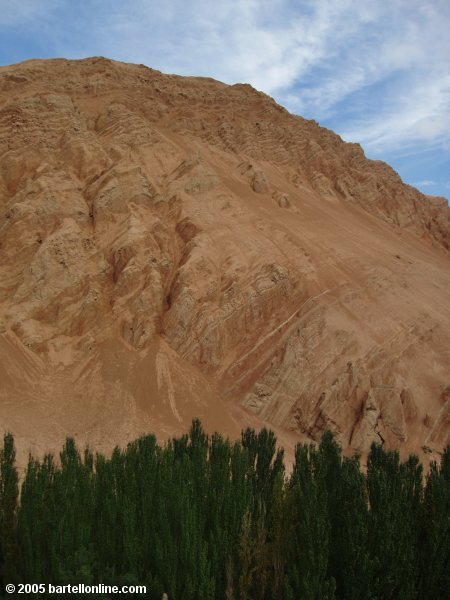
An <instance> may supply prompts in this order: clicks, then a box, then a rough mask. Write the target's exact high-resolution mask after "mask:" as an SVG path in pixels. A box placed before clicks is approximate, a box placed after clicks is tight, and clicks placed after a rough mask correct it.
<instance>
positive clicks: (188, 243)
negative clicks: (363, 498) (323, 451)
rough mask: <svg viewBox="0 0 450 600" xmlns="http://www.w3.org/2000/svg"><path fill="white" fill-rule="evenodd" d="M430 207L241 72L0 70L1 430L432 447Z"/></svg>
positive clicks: (434, 373)
mask: <svg viewBox="0 0 450 600" xmlns="http://www.w3.org/2000/svg"><path fill="white" fill-rule="evenodd" d="M449 240H450V236H449V208H448V204H447V202H446V201H445V200H444V199H440V198H433V197H427V196H424V195H422V194H421V193H420V192H418V191H417V190H415V189H414V188H412V187H410V186H407V185H405V184H403V183H402V181H401V179H400V178H399V176H398V175H397V174H396V173H395V172H394V171H393V170H392V169H391V168H390V167H389V166H387V165H386V164H384V163H381V162H378V161H369V160H367V159H366V158H365V156H364V153H363V151H362V149H361V148H360V147H359V146H358V145H355V144H347V143H344V142H343V141H342V140H341V139H340V138H339V136H337V135H336V134H334V133H333V132H331V131H328V130H326V129H323V128H321V127H319V126H318V125H317V124H316V123H315V122H313V121H307V120H305V119H302V118H301V117H297V116H293V115H291V114H289V113H288V112H287V111H286V110H285V109H283V108H282V107H280V106H279V105H277V104H276V103H275V102H274V101H273V100H272V99H271V98H269V97H268V96H266V95H264V94H262V93H260V92H257V91H256V90H254V89H253V88H252V87H250V86H248V85H233V86H228V85H225V84H223V83H220V82H217V81H214V80H211V79H205V78H183V77H178V76H174V75H163V74H162V73H160V72H159V71H154V70H151V69H149V68H147V67H144V66H143V65H130V64H122V63H118V62H114V61H111V60H107V59H103V58H92V59H86V60H81V61H69V60H63V59H61V60H49V61H40V60H32V61H27V62H25V63H21V64H18V65H13V66H10V67H1V68H0V376H1V388H0V429H2V430H10V431H12V432H13V433H14V434H15V436H16V441H17V445H18V448H19V452H20V454H19V458H20V460H21V461H22V462H23V461H24V460H25V458H26V456H27V454H28V452H29V451H31V452H33V453H36V454H42V453H43V452H45V451H47V450H57V449H58V448H59V446H60V444H61V443H62V441H63V439H64V438H65V436H66V435H74V436H76V438H77V440H78V441H79V442H80V443H81V444H84V443H89V444H90V445H91V446H92V447H93V448H95V449H99V450H109V449H111V448H112V447H113V446H114V445H116V444H124V443H126V442H127V441H128V440H130V439H133V438H135V437H136V436H138V435H139V434H141V433H144V432H150V431H155V432H156V433H157V434H158V436H159V437H160V438H161V439H164V438H166V437H168V436H170V435H173V434H175V433H179V432H181V431H184V430H186V429H187V428H188V427H189V424H190V421H191V419H192V418H193V417H200V418H201V419H202V421H203V422H204V424H205V426H206V427H207V428H208V429H209V430H213V429H217V430H219V431H221V432H223V433H225V434H227V435H231V436H233V437H235V436H237V435H238V434H239V431H240V430H241V428H242V427H245V426H247V425H252V426H255V427H259V426H261V425H262V424H265V425H268V426H270V427H272V428H273V429H275V431H276V433H277V435H278V437H279V441H280V443H281V444H284V445H285V446H286V449H287V451H288V453H289V452H290V450H291V449H292V447H293V445H294V444H295V442H296V441H298V440H307V439H318V438H319V437H320V434H321V432H322V431H323V430H324V429H325V428H331V430H332V431H333V432H335V434H336V435H337V436H338V439H339V440H340V442H341V443H342V445H343V446H344V448H345V449H346V450H348V451H355V450H356V451H358V452H362V453H364V452H365V451H366V450H367V449H368V448H369V446H370V444H371V442H372V441H383V442H384V443H385V444H386V446H387V447H389V448H399V449H400V450H401V451H402V453H406V452H411V451H414V452H417V453H419V454H420V455H421V457H422V458H424V457H428V458H430V457H431V458H432V457H436V456H437V453H438V452H440V451H441V449H442V447H443V446H444V444H447V443H448V442H449V421H450V302H449V296H450V268H449V266H450V261H449V253H448V248H449Z"/></svg>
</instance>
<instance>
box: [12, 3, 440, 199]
mask: <svg viewBox="0 0 450 600" xmlns="http://www.w3.org/2000/svg"><path fill="white" fill-rule="evenodd" d="M449 32H450V2H449V0H427V1H425V0H422V1H420V0H297V1H295V0H290V1H289V0H216V1H215V2H213V0H190V1H187V2H186V0H165V1H158V2H156V1H155V2H152V1H150V0H121V1H118V0H78V2H74V1H73V0H20V1H18V2H15V1H14V0H0V64H2V65H6V64H11V63H15V62H19V61H21V60H25V59H28V58H49V57H65V58H84V57H87V56H107V57H109V58H113V59H116V60H123V61H126V62H135V63H143V64H146V65H148V66H150V67H153V68H156V69H160V70H161V71H163V72H166V73H178V74H180V75H205V76H210V77H214V78H215V79H219V80H221V81H225V82H227V83H236V82H248V83H251V84H252V85H253V86H255V87H256V88H258V89H260V90H263V91H265V92H267V93H268V94H270V95H271V96H273V97H274V98H275V99H276V100H277V101H278V102H280V103H281V104H283V105H284V106H286V107H287V108H288V109H289V110H290V111H291V112H294V113H296V114H300V115H302V116H304V117H307V118H310V119H315V120H316V121H318V122H319V123H320V124H321V125H324V126H325V127H328V128H330V129H333V130H334V131H336V132H337V133H339V134H340V135H341V136H342V137H343V138H344V139H345V140H348V141H354V142H359V143H361V145H362V146H363V148H364V150H365V152H366V155H367V156H368V157H369V158H376V159H381V160H385V161H386V162H388V163H390V164H391V165H392V166H393V167H394V168H395V169H396V170H397V171H398V172H399V173H400V175H401V176H402V178H403V180H404V181H406V182H407V183H411V184H413V185H415V186H416V187H418V188H419V189H420V190H422V191H423V192H425V193H427V194H435V195H442V196H446V197H447V198H448V197H449V196H450V34H449Z"/></svg>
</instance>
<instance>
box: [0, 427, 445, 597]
mask: <svg viewBox="0 0 450 600" xmlns="http://www.w3.org/2000/svg"><path fill="white" fill-rule="evenodd" d="M14 460H15V451H14V441H13V438H12V436H11V435H7V436H5V438H4V445H3V449H2V450H1V452H0V534H1V536H0V567H1V572H0V579H1V583H2V584H3V585H4V584H6V583H10V582H35V583H36V582H37V583H42V582H45V583H59V584H68V583H73V584H78V583H85V584H96V583H104V584H108V585H125V584H128V585H132V584H139V585H146V586H147V597H148V598H154V599H157V600H160V598H161V596H162V594H163V593H164V592H166V593H167V594H168V596H169V598H170V599H171V600H210V599H211V600H212V599H216V598H217V599H227V600H232V599H239V600H247V599H254V600H268V599H274V600H278V599H285V600H291V599H295V600H299V599H304V600H313V599H314V600H327V599H332V598H342V599H345V600H357V599H358V600H368V599H380V600H381V599H382V600H388V599H394V598H398V599H402V600H408V599H413V598H420V599H427V598H430V599H433V600H436V599H439V598H444V597H448V596H447V594H448V592H449V590H450V577H449V576H450V562H449V515H450V511H449V508H450V506H449V503H450V491H449V480H450V452H449V449H448V448H447V450H446V451H445V452H444V454H443V456H442V461H441V464H440V465H436V464H432V465H431V468H430V471H429V473H428V475H427V477H426V478H424V477H423V472H422V467H421V465H420V464H419V462H418V459H417V458H416V457H413V456H412V457H410V458H409V459H408V460H406V461H405V462H401V461H400V459H399V455H398V453H396V452H387V451H385V450H384V449H383V448H382V447H380V446H377V445H374V446H373V447H372V450H371V452H370V455H369V457H368V463H367V472H366V473H363V472H362V471H361V468H360V464H359V461H358V458H357V457H352V458H347V457H343V456H342V454H341V451H340V448H339V446H338V444H337V443H336V442H335V441H334V439H333V437H332V435H331V434H330V433H328V432H327V433H325V434H324V436H323V438H322V441H321V443H320V446H319V447H314V446H312V445H309V446H307V445H298V446H297V448H296V453H295V463H294V466H293V469H292V473H291V474H290V475H289V476H286V473H285V468H284V463H283V452H282V451H281V450H277V448H276V439H275V436H274V434H273V433H272V432H271V431H268V430H266V429H263V430H261V431H260V432H259V433H257V432H255V431H254V430H251V429H247V430H246V431H245V432H243V434H242V439H241V441H240V442H236V443H231V442H230V441H228V440H225V439H223V438H222V437H221V436H220V435H218V434H214V435H213V436H211V437H209V436H207V435H206V434H205V432H204V431H203V429H202V427H201V424H200V422H199V421H194V422H193V424H192V427H191V430H190V433H189V435H185V436H182V437H181V438H178V439H173V440H171V441H170V442H169V443H167V444H165V445H163V446H161V445H158V444H157V442H156V439H155V437H154V436H146V437H143V438H141V439H138V440H137V441H135V442H133V443H131V444H129V445H128V447H127V448H126V449H125V450H123V451H122V450H119V449H116V450H115V451H114V452H113V454H112V456H111V457H110V458H105V457H104V456H102V455H99V454H97V455H96V456H94V455H93V454H92V453H91V452H90V451H89V450H85V452H84V454H80V452H79V451H78V449H77V448H76V445H75V443H74V441H73V440H72V439H68V440H67V441H66V444H65V446H64V448H63V450H62V452H61V454H60V460H59V461H55V459H54V458H53V456H51V455H48V456H46V457H45V458H44V459H43V460H42V461H39V460H36V459H34V458H31V457H30V460H29V464H28V467H27V469H26V472H25V475H24V480H23V483H22V486H21V490H20V501H19V486H18V476H17V471H16V468H15V466H14ZM3 589H4V588H3V587H2V590H3ZM36 597H37V596H36Z"/></svg>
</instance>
